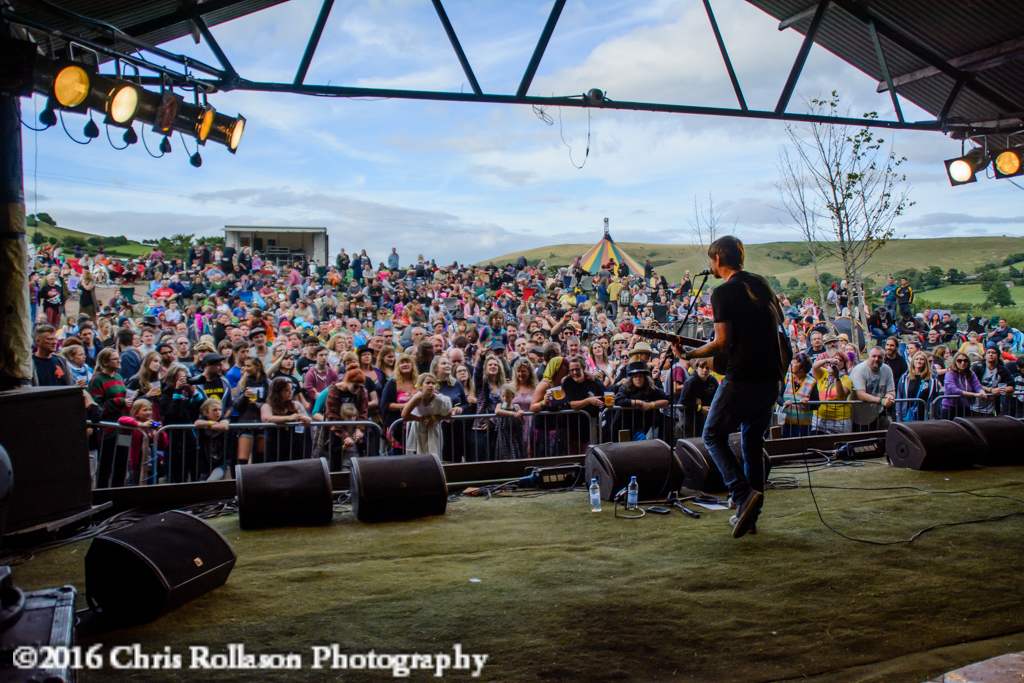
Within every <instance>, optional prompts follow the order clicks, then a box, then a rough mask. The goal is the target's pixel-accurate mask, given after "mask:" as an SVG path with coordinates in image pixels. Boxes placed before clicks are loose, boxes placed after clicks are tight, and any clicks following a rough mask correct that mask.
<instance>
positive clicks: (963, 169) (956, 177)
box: [946, 147, 989, 186]
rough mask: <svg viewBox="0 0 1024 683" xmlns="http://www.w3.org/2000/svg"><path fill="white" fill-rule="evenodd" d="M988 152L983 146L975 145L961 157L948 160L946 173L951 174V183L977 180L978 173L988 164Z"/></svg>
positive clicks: (961, 183)
mask: <svg viewBox="0 0 1024 683" xmlns="http://www.w3.org/2000/svg"><path fill="white" fill-rule="evenodd" d="M988 162H989V158H988V154H986V153H985V150H984V149H983V148H981V147H975V148H974V149H972V150H971V151H970V152H968V153H967V154H965V155H963V156H962V157H960V158H959V159H947V160H946V175H948V176H949V184H950V185H953V186H956V185H966V184H967V183H974V182H977V180H978V179H977V177H976V175H977V173H978V171H980V170H982V169H983V168H985V167H986V166H988Z"/></svg>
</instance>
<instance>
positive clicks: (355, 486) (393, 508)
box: [349, 455, 448, 522]
mask: <svg viewBox="0 0 1024 683" xmlns="http://www.w3.org/2000/svg"><path fill="white" fill-rule="evenodd" d="M351 468H352V469H351V474H350V477H349V478H350V481H351V484H350V486H351V488H352V490H351V494H352V495H351V498H352V512H354V513H355V515H356V519H358V520H359V521H360V522H393V521H399V520H405V519H416V518H417V517H430V516H431V515H443V514H444V513H445V510H447V509H448V482H447V480H446V479H445V477H444V468H443V467H442V466H441V461H440V459H438V457H437V456H436V455H391V456H370V457H355V458H352V465H351Z"/></svg>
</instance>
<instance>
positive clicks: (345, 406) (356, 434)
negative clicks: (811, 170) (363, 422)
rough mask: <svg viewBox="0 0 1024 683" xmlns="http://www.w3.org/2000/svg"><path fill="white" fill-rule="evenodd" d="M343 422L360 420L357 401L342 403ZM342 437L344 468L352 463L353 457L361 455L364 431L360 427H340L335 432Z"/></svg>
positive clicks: (340, 411)
mask: <svg viewBox="0 0 1024 683" xmlns="http://www.w3.org/2000/svg"><path fill="white" fill-rule="evenodd" d="M339 413H340V416H341V420H342V422H357V421H358V420H359V408H357V407H356V404H355V403H342V404H341V408H340V409H339ZM335 433H336V434H337V435H338V437H339V438H340V439H341V443H342V446H343V447H344V449H345V450H344V451H342V456H341V467H342V469H346V468H348V467H349V466H350V465H351V464H352V458H353V457H356V456H358V455H359V444H361V443H362V442H363V437H364V433H363V430H362V429H360V428H359V427H356V426H352V427H339V428H338V431H337V432H335Z"/></svg>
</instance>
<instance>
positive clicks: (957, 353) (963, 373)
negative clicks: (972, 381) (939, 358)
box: [949, 351, 972, 377]
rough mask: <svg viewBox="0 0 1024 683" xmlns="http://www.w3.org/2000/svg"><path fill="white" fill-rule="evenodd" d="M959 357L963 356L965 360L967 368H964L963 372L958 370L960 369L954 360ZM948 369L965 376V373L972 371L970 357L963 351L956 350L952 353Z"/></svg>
mask: <svg viewBox="0 0 1024 683" xmlns="http://www.w3.org/2000/svg"><path fill="white" fill-rule="evenodd" d="M960 358H963V359H964V360H966V361H967V369H966V370H964V371H963V372H960V369H959V368H958V367H957V366H956V362H957V360H958V359H960ZM949 369H950V370H952V371H953V372H954V373H955V374H957V375H961V376H963V377H967V373H969V372H972V370H971V357H970V356H968V355H967V354H966V353H964V352H963V351H957V352H956V353H954V354H953V362H952V363H951V364H950V366H949Z"/></svg>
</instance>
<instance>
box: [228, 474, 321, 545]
mask: <svg viewBox="0 0 1024 683" xmlns="http://www.w3.org/2000/svg"><path fill="white" fill-rule="evenodd" d="M235 480H236V483H235V487H236V491H237V496H238V526H240V527H242V528H243V529H265V528H267V527H274V526H325V525H327V524H330V523H331V520H332V519H333V518H334V498H333V496H332V495H331V475H330V472H328V470H327V460H325V459H324V458H314V459H306V460H291V461H288V462H274V463H266V464H260V465H238V466H237V467H235Z"/></svg>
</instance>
